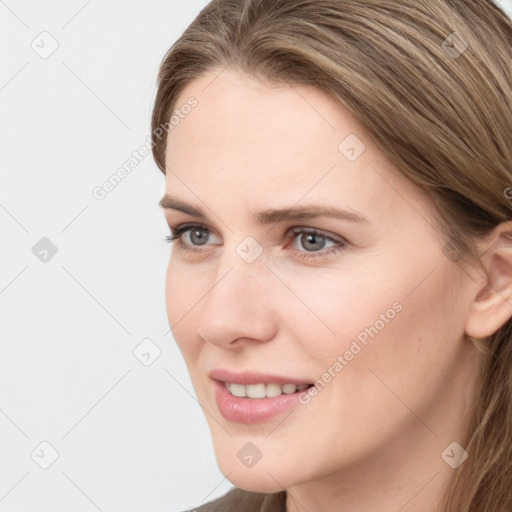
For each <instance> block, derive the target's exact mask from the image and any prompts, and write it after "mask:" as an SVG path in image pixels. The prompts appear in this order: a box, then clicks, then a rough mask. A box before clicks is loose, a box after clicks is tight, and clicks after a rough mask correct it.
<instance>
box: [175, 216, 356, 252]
mask: <svg viewBox="0 0 512 512" xmlns="http://www.w3.org/2000/svg"><path fill="white" fill-rule="evenodd" d="M192 228H199V230H204V231H207V232H210V230H209V229H208V228H207V227H206V226H204V225H202V224H193V223H185V224H180V225H178V226H175V227H171V235H169V236H166V237H165V241H166V242H168V243H172V242H173V241H174V240H179V243H178V246H179V248H180V249H182V250H184V251H188V252H190V253H196V254H197V253H200V252H203V249H195V248H193V247H194V246H190V245H188V244H184V243H183V241H182V239H181V235H182V234H183V233H186V232H187V231H190V230H191V229H192ZM290 232H291V233H292V234H293V235H296V236H298V235H302V234H307V235H316V236H321V237H322V238H324V239H325V240H328V241H329V242H333V243H335V244H336V245H335V246H333V247H328V248H327V249H323V250H322V251H318V252H307V251H306V252H303V251H299V250H295V252H298V253H299V254H298V257H300V258H320V257H325V256H327V254H328V253H331V254H332V253H337V252H339V251H341V250H343V249H344V247H345V245H346V241H345V240H337V239H335V238H332V237H330V236H327V235H325V234H324V233H322V232H321V231H318V230H317V229H314V228H308V229H304V228H303V229H296V230H293V229H292V230H290ZM289 238H292V239H293V238H294V236H289ZM198 247H199V246H198Z"/></svg>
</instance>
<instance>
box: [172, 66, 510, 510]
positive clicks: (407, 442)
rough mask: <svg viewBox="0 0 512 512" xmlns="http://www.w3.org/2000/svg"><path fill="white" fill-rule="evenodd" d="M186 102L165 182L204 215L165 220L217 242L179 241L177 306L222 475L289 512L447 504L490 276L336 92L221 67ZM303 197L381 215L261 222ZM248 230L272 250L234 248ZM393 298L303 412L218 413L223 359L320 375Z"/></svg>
mask: <svg viewBox="0 0 512 512" xmlns="http://www.w3.org/2000/svg"><path fill="white" fill-rule="evenodd" d="M215 77H216V78H215ZM190 96H194V97H195V98H196V99H197V101H198V105H197V107H196V108H194V109H193V110H192V111H191V113H190V114H188V115H187V116H186V117H185V118H184V119H182V120H180V122H179V124H178V125H176V126H175V127H174V128H173V129H172V130H171V131H170V132H169V135H168V140H167V160H166V165H167V174H166V185H165V188H166V193H168V194H172V195H173V196H175V197H178V198H180V199H181V200H182V201H185V202H187V203H189V204H192V205H194V206H196V207H199V208H201V209H203V210H205V212H206V214H207V219H206V220H205V219H200V218H197V217H195V216H193V215H189V214H186V213H183V212H179V211H175V210H165V216H166V219H167V222H168V223H169V225H170V226H171V227H173V228H174V227H176V226H177V225H179V224H181V223H184V222H195V223H197V224H201V225H204V226H205V227H206V228H207V229H208V231H206V233H205V234H206V235H207V238H208V241H207V243H206V244H205V245H200V242H198V241H197V238H191V236H190V235H191V232H190V231H188V232H186V233H184V234H182V235H181V239H182V242H183V243H184V244H187V245H188V246H192V247H194V244H195V248H196V249H198V251H199V253H197V254H195V253H190V252H187V251H186V250H185V249H183V248H180V245H179V244H178V241H177V240H176V241H175V242H173V247H172V250H171V257H170V259H169V265H168V272H167V281H166V301H167V312H168V318H169V324H170V326H171V328H172V333H173V336H174V338H175V340H176V342H177V344H178V346H179V348H180V350H181V352H182V354H183V357H184V360H185V362H186V365H187V368H188V371H189V373H190V376H191V380H192V383H193V386H194V390H195V392H196V395H197V398H198V400H199V402H200V404H201V406H202V407H203V409H204V411H205V416H206V420H207V422H208V425H209V427H210V430H211V434H212V439H213V443H214V448H215V454H216V458H217V463H218V465H219V468H220V470H221V472H222V473H223V474H224V475H225V476H226V477H227V478H228V479H229V480H230V481H231V482H232V483H233V484H234V485H236V486H238V487H241V488H243V489H247V490H252V491H258V492H277V491H281V490H283V489H286V491H287V504H286V508H287V512H295V511H298V510H310V511H312V510H315V511H316V512H322V511H325V512H327V511H332V510H343V512H356V511H357V512H370V511H375V510H379V511H380V512H398V510H401V511H409V510H410V511H415V512H432V511H434V510H436V504H437V501H438V499H439V498H440V496H441V492H442V490H443V489H444V487H445V485H446V484H447V482H448V479H449V478H450V477H451V476H452V474H453V472H454V471H456V469H452V468H451V467H450V466H449V465H448V464H447V463H446V462H445V460H444V459H443V458H442V457H441V454H442V452H443V451H444V450H445V449H446V448H447V447H448V445H450V443H452V442H453V441H459V442H460V441H461V439H462V429H463V426H464V424H465V421H466V420H467V418H468V414H469V406H470V405H471V403H472V397H473V395H474V393H475V383H476V376H477V374H478V371H479V368H480V365H481V355H480V353H479V352H478V351H477V350H476V349H475V348H474V347H473V345H472V344H471V343H470V342H469V341H468V340H467V339H466V338H465V334H469V335H472V334H473V333H472V332H468V331H467V329H466V326H467V325H468V323H469V322H473V323H475V325H476V324H477V323H478V322H477V320H478V318H476V315H477V314H481V311H480V310H478V311H477V309H476V308H475V306H474V300H475V296H476V295H477V293H478V292H479V290H480V289H481V288H482V286H483V285H484V281H482V279H481V275H480V274H478V273H476V272H473V271H472V270H471V269H469V270H468V269H466V271H463V270H462V268H461V266H460V265H458V264H457V263H455V262H454V261H453V260H451V259H450V258H448V257H446V255H445V252H444V251H443V244H444V240H443V239H442V238H441V236H440V234H439V230H438V229H435V224H434V217H433V212H432V206H431V203H430V200H429V198H428V197H427V196H426V195H425V193H424V192H423V191H422V190H420V189H419V188H417V187H416V186H415V185H413V184H411V183H410V182H409V181H407V180H405V179H404V178H403V177H401V176H400V175H399V174H398V173H397V172H395V170H394V169H393V168H392V166H391V164H390V162H389V161H388V160H387V159H386V158H385V155H384V154H383V153H382V152H380V151H379V149H378V148H377V146H376V145H375V144H374V142H373V141H372V140H371V138H370V137H369V136H368V135H367V134H366V133H365V132H364V130H363V129H362V128H361V127H360V126H359V125H358V123H357V122H356V120H355V118H354V117H353V116H352V115H351V114H350V113H349V111H348V110H347V109H346V108H345V107H343V106H342V105H340V104H339V103H337V102H336V101H335V100H333V99H332V98H330V97H329V96H328V95H326V94H324V93H323V92H321V91H319V90H316V89H314V88H313V87H310V86H298V85H296V86H293V87H291V86H290V85H270V84H268V83H264V82H260V81H257V80H256V79H254V78H250V77H248V76H245V75H241V74H238V73H236V72H235V71H233V70H231V69H226V70H225V71H223V72H221V73H220V74H219V70H213V71H211V72H209V73H208V74H206V75H204V76H202V77H200V78H198V79H196V80H195V81H193V82H192V83H191V84H189V85H188V86H187V87H186V89H185V90H184V91H183V92H182V94H181V96H180V98H179V99H178V101H177V103H176V107H177V108H178V107H179V106H180V105H182V104H184V103H186V101H187V98H189V97H190ZM349 134H355V135H356V136H357V137H358V138H359V139H360V140H361V141H362V142H363V143H364V144H365V146H366V149H365V150H364V151H363V152H362V154H361V155H360V156H359V157H358V158H357V159H356V160H355V161H349V160H348V159H347V158H346V157H345V155H344V154H342V152H340V151H339V150H338V146H339V144H340V142H342V141H343V140H344V139H345V138H346V137H347V136H348V135H349ZM296 203H298V205H305V204H320V205H331V206H335V207H339V208H344V209H347V210H350V211H352V212H357V213H358V214H359V215H361V216H363V217H365V218H366V219H367V221H368V222H367V223H355V222H350V221H347V220H340V219H332V218H327V217H319V218H316V219H309V220H299V221H292V222H289V221H285V222H279V223H276V224H273V225H265V224H261V223H259V222H258V221H257V219H256V218H255V213H256V212H260V211H262V210H267V209H269V208H280V207H285V206H293V205H295V204H296ZM291 228H294V229H295V228H305V229H306V230H307V229H308V228H316V229H317V230H319V231H320V232H321V233H324V234H326V235H328V236H333V237H336V238H338V239H345V240H346V245H345V246H344V247H342V248H341V250H339V251H337V252H333V251H332V250H331V249H330V248H331V247H332V246H333V245H334V244H333V243H330V242H328V241H325V242H324V245H323V246H322V239H321V238H320V241H319V242H316V247H317V248H311V244H309V245H308V240H307V238H306V235H304V234H303V235H300V234H299V235H295V236H294V238H287V235H286V234H287V233H289V232H290V229H291ZM247 236H251V237H253V238H254V239H255V240H256V241H257V242H258V243H259V244H260V246H261V248H262V249H263V252H262V254H261V255H260V256H259V257H258V258H257V259H256V260H255V261H254V262H252V263H247V262H246V261H244V259H242V258H241V257H240V256H239V254H238V253H237V252H236V248H237V246H238V244H240V242H242V241H243V240H244V239H245V238H246V237H247ZM313 244H314V242H313ZM315 252H316V253H317V254H318V253H322V252H323V253H325V254H324V255H320V256H318V257H316V258H315V257H312V256H311V253H315ZM301 255H304V256H303V257H301ZM394 303H398V304H400V305H401V310H400V311H399V312H397V313H396V315H394V318H393V319H391V320H389V321H388V322H385V326H384V327H383V328H382V329H381V330H380V331H379V332H378V335H376V336H375V337H374V338H368V341H367V345H366V346H365V345H363V344H362V343H359V345H360V346H361V347H362V349H361V351H360V352H358V353H357V355H355V356H354V357H353V359H352V360H350V361H348V362H347V364H346V366H344V367H343V369H342V370H341V371H339V372H337V373H336V372H334V374H335V377H333V378H332V379H331V381H330V382H329V383H328V384H327V385H326V386H325V387H324V388H323V389H322V390H321V391H320V392H318V394H317V396H316V397H314V398H312V399H311V401H310V402H309V403H308V404H307V405H300V406H298V407H296V408H294V409H293V410H292V411H291V414H290V411H288V412H286V413H284V414H282V415H279V416H277V417H276V418H274V419H273V420H272V421H269V422H265V423H259V424H255V425H243V424H238V423H233V422H229V421H227V420H225V419H224V418H223V417H222V416H221V414H220V412H219V410H218V407H217V405H216V402H215V398H214V393H213V387H212V383H211V380H210V378H209V376H208V373H209V372H210V371H211V370H212V369H213V368H226V369H230V370H232V371H236V372H242V371H245V370H250V371H254V372H267V373H273V374H277V375H286V376H294V377H296V378H297V379H305V380H307V381H309V382H315V381H317V379H320V378H322V375H323V374H325V372H327V371H328V369H329V368H331V369H332V367H333V363H334V362H335V361H336V360H337V358H338V356H339V355H343V354H344V353H345V352H346V351H347V350H349V348H350V346H351V343H352V341H353V340H355V339H357V336H358V334H360V333H361V332H362V331H364V329H365V328H366V327H369V326H373V325H374V324H375V323H376V321H377V320H379V319H380V318H382V317H381V316H380V315H382V314H385V312H386V311H387V310H389V309H390V308H392V305H393V304H394ZM471 315H472V316H471ZM509 316H510V315H509ZM479 325H481V323H480V324H479ZM492 328H493V327H492V326H490V327H489V329H491V330H492ZM477 334H482V333H477ZM247 442H252V443H253V444H254V445H256V446H257V448H258V449H259V451H260V452H261V453H262V458H261V459H260V460H259V461H258V462H257V463H256V464H255V465H254V466H252V467H251V468H248V467H246V466H244V464H242V463H241V461H240V460H239V459H238V457H237V452H238V450H240V449H241V448H242V447H243V446H244V445H245V443H247Z"/></svg>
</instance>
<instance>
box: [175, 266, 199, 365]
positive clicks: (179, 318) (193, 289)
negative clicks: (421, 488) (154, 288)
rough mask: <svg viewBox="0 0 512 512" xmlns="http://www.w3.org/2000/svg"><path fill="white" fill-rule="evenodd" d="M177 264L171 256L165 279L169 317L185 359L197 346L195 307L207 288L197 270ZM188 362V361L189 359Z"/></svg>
mask: <svg viewBox="0 0 512 512" xmlns="http://www.w3.org/2000/svg"><path fill="white" fill-rule="evenodd" d="M190 268H191V267H189V268H188V270H187V267H186V266H183V265H179V264H177V262H176V260H175V259H174V258H172V257H171V258H170V260H169V264H168V266H167V275H166V281H165V302H166V309H167V318H168V321H169V326H170V327H171V330H172V334H173V337H174V339H175V341H176V344H177V345H178V347H179V349H180V350H181V352H182V353H183V356H184V357H185V359H186V360H187V359H189V358H190V357H191V355H192V354H193V352H194V351H196V350H197V347H195V346H194V344H193V343H192V341H193V339H194V337H193V334H194V331H193V329H192V328H191V322H192V321H193V319H194V313H195V311H194V308H195V307H196V306H197V305H198V303H199V302H200V300H201V298H202V297H204V294H205V293H206V290H204V289H203V288H204V287H203V286H201V280H200V279H198V277H197V272H195V273H194V272H193V271H192V270H190ZM187 363H188V361H187Z"/></svg>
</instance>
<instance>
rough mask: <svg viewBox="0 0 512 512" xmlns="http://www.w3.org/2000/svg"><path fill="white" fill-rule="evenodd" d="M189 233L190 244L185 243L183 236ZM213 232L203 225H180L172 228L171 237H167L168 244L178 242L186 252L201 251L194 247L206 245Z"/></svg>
mask: <svg viewBox="0 0 512 512" xmlns="http://www.w3.org/2000/svg"><path fill="white" fill-rule="evenodd" d="M186 233H189V239H190V241H189V243H185V242H183V235H184V234H186ZM211 234H212V233H211V231H210V230H209V229H208V228H207V227H206V226H203V225H202V224H191V223H188V224H180V225H178V226H176V227H171V235H169V236H167V237H165V241H166V242H169V243H171V242H173V241H174V240H178V241H179V242H178V246H179V247H180V248H181V249H184V250H186V251H200V250H201V249H195V248H194V247H200V246H201V245H205V244H206V242H207V241H208V238H209V237H210V235H211Z"/></svg>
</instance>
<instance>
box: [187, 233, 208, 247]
mask: <svg viewBox="0 0 512 512" xmlns="http://www.w3.org/2000/svg"><path fill="white" fill-rule="evenodd" d="M190 237H191V239H192V242H194V240H193V238H194V237H198V240H199V243H198V244H195V245H203V244H205V243H206V235H205V234H204V231H201V230H199V229H196V230H194V231H191V233H190Z"/></svg>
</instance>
